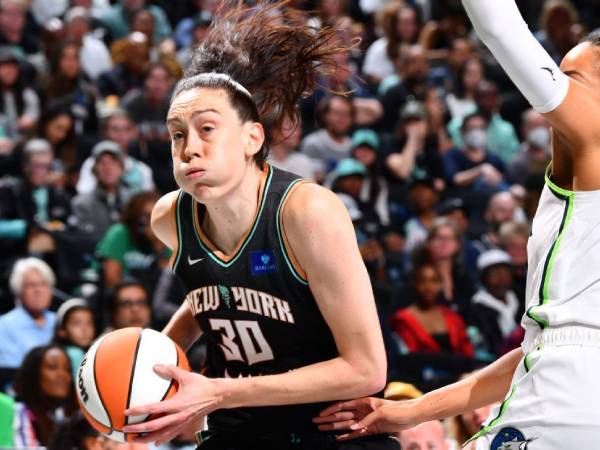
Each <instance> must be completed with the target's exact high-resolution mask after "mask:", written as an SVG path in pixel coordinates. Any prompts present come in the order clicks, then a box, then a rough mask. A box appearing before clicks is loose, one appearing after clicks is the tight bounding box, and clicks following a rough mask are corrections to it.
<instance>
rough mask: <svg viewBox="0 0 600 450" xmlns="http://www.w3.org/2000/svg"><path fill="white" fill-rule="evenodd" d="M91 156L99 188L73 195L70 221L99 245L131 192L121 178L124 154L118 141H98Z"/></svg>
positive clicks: (93, 171) (115, 220) (117, 217)
mask: <svg viewBox="0 0 600 450" xmlns="http://www.w3.org/2000/svg"><path fill="white" fill-rule="evenodd" d="M91 157H92V158H93V159H94V166H93V167H92V173H93V174H94V176H95V177H96V180H97V183H96V187H95V188H94V190H92V191H91V192H88V193H86V194H78V195H77V196H75V197H74V198H73V200H72V202H71V208H72V211H73V216H72V220H71V221H70V222H71V223H72V224H73V225H74V226H75V227H76V228H77V229H78V230H80V231H82V232H84V233H86V234H88V236H89V237H90V238H91V240H93V241H94V243H95V244H97V243H98V242H99V241H100V239H101V238H102V236H104V234H105V233H106V231H107V230H108V229H109V228H110V226H111V225H113V224H114V223H115V222H117V221H118V220H119V217H120V216H121V213H122V211H123V208H124V206H125V205H126V204H127V202H128V201H129V198H130V197H131V191H130V190H129V189H128V188H127V186H126V185H125V184H124V183H123V181H122V176H123V166H124V155H123V152H122V151H121V149H120V147H119V145H118V144H117V143H115V142H113V141H101V142H99V143H98V144H96V145H95V146H94V149H93V151H92V156H91Z"/></svg>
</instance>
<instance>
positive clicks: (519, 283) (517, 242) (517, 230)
mask: <svg viewBox="0 0 600 450" xmlns="http://www.w3.org/2000/svg"><path fill="white" fill-rule="evenodd" d="M498 234H499V237H500V248H501V249H502V250H504V251H505V252H506V253H508V254H509V255H510V261H511V267H512V276H513V289H514V291H515V293H516V294H517V297H519V300H520V301H521V303H523V304H524V303H525V284H526V279H527V241H528V240H529V226H528V225H527V224H525V223H520V222H514V221H511V222H505V223H503V224H502V225H500V230H499V232H498Z"/></svg>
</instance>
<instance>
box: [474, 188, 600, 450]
mask: <svg viewBox="0 0 600 450" xmlns="http://www.w3.org/2000/svg"><path fill="white" fill-rule="evenodd" d="M528 257H529V269H528V274H527V292H526V293H527V297H526V298H527V310H526V311H527V312H526V314H525V315H524V317H523V320H522V325H523V326H524V327H525V339H524V341H523V344H522V349H523V353H524V354H525V355H526V356H525V357H524V358H523V361H522V362H521V363H520V364H519V366H518V368H517V370H516V372H515V375H514V377H513V382H512V386H511V388H510V390H509V393H508V396H507V398H506V400H505V401H504V403H502V405H500V406H499V407H497V408H494V410H493V411H492V413H491V416H490V418H489V419H488V421H487V422H486V426H485V427H484V428H483V429H482V430H481V432H480V433H478V435H476V436H477V437H478V440H477V449H478V450H484V449H485V450H498V449H501V450H504V449H512V448H514V449H520V450H525V449H526V450H559V449H560V450H565V449H586V450H588V449H589V450H592V449H597V448H600V388H599V385H598V377H599V373H600V191H591V192H572V191H567V190H564V189H561V188H559V187H558V186H556V185H554V184H553V183H552V181H551V180H550V179H549V178H548V177H547V178H546V186H545V187H544V190H543V192H542V196H541V198H540V203H539V206H538V210H537V213H536V215H535V218H534V220H533V225H532V234H531V237H530V238H529V243H528ZM515 430H516V431H515ZM503 433H504V434H506V436H510V437H511V440H512V439H516V441H515V443H514V444H512V443H507V442H502V441H503V439H502V438H499V437H498V436H499V435H500V434H503ZM515 436H516V437H515ZM521 436H522V438H521Z"/></svg>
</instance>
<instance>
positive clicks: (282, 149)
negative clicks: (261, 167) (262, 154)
mask: <svg viewBox="0 0 600 450" xmlns="http://www.w3.org/2000/svg"><path fill="white" fill-rule="evenodd" d="M301 137H302V124H301V122H299V121H298V122H296V123H293V122H292V121H290V120H289V119H286V120H284V121H283V124H282V125H281V128H280V129H274V130H271V145H270V151H269V162H270V163H271V164H272V165H273V166H275V167H277V168H279V169H282V170H287V171H288V172H292V173H295V174H297V175H300V176H301V177H304V178H306V179H308V180H315V179H316V173H315V164H314V162H313V160H312V159H311V158H309V157H308V156H306V155H305V154H304V153H301V152H299V151H297V150H298V145H299V144H300V139H301Z"/></svg>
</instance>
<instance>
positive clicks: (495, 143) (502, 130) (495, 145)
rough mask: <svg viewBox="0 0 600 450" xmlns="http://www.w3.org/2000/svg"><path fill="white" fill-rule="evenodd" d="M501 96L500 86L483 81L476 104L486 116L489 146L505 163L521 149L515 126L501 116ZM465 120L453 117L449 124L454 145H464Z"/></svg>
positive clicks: (476, 93)
mask: <svg viewBox="0 0 600 450" xmlns="http://www.w3.org/2000/svg"><path fill="white" fill-rule="evenodd" d="M501 100H502V99H501V97H500V94H499V92H498V86H497V85H496V84H494V83H491V82H489V81H485V80H484V81H481V82H480V83H479V84H478V85H477V89H476V90H475V104H476V105H477V112H478V113H479V114H480V115H481V116H483V117H484V118H485V121H486V127H485V131H486V136H487V140H486V142H487V148H488V150H489V151H490V152H491V153H492V154H494V156H497V157H499V158H500V159H502V161H504V162H505V163H509V162H510V161H512V159H513V158H514V156H515V154H516V153H517V151H518V150H519V139H518V137H517V133H516V132H515V129H514V127H513V126H512V124H511V123H510V122H507V121H506V120H504V119H503V118H502V117H501V116H500V113H499V111H500V104H501ZM463 129H464V127H463V122H462V121H461V120H460V119H459V118H456V119H452V120H451V121H450V123H449V124H448V132H449V133H450V137H451V138H452V140H453V141H454V145H456V146H457V147H459V148H460V147H461V146H462V145H463V142H464V141H463V138H464V133H462V131H463Z"/></svg>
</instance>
